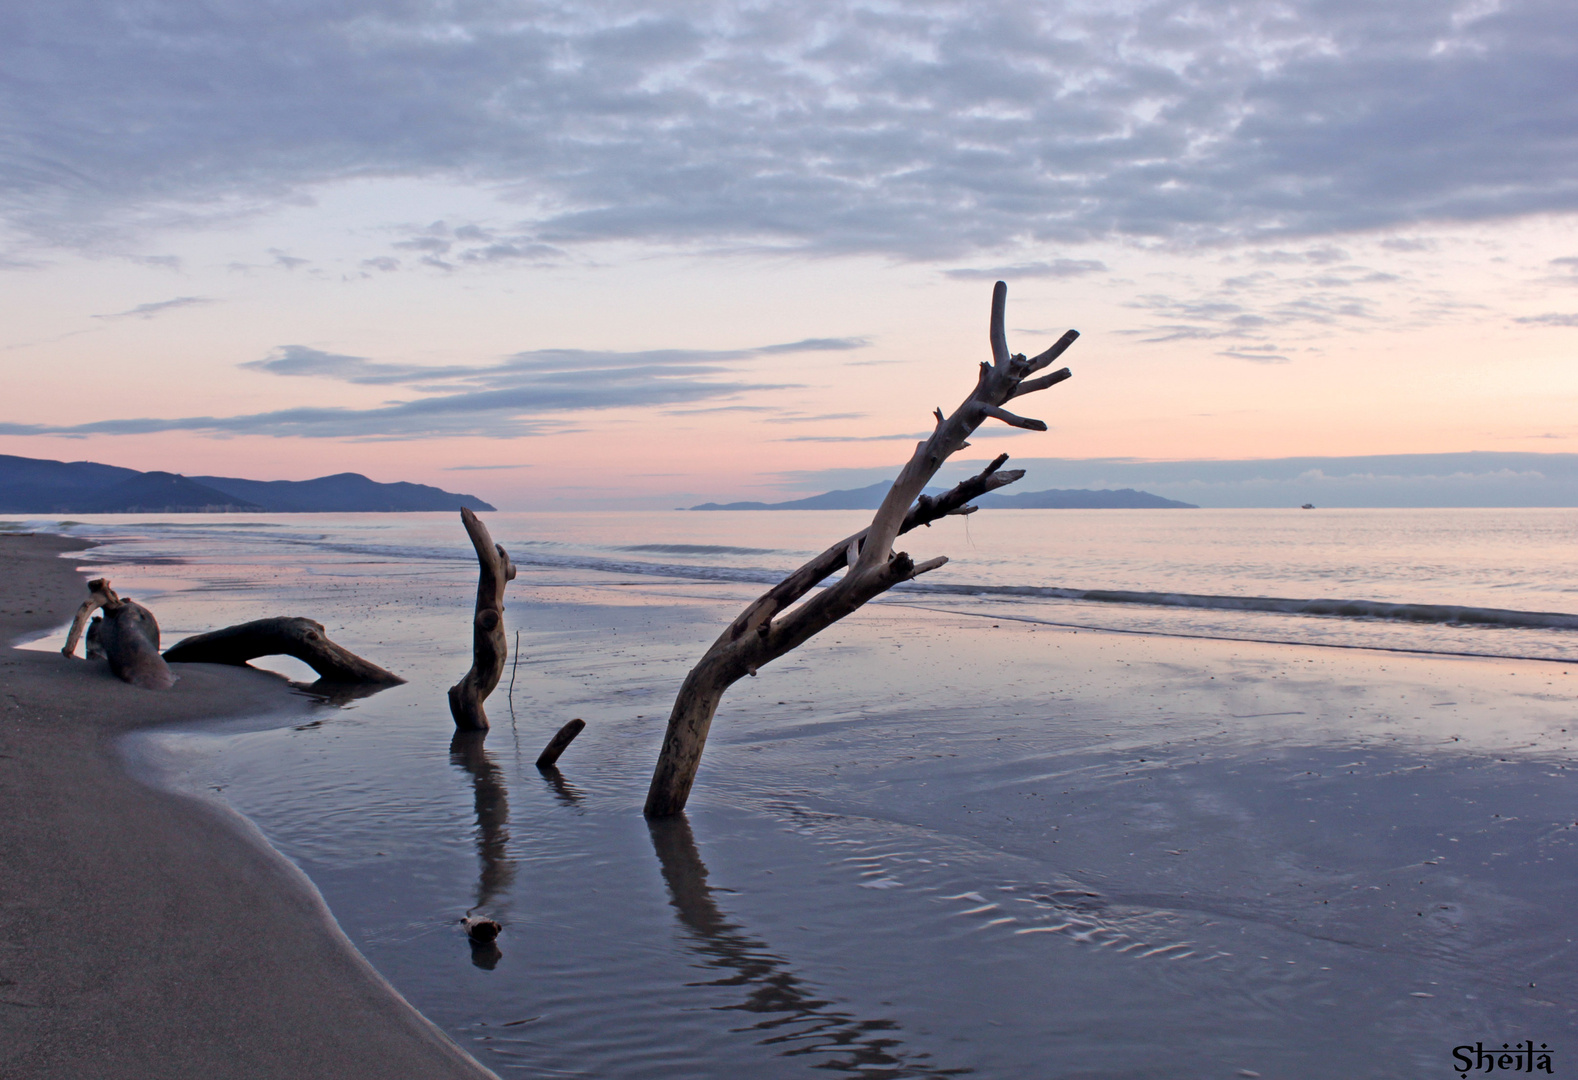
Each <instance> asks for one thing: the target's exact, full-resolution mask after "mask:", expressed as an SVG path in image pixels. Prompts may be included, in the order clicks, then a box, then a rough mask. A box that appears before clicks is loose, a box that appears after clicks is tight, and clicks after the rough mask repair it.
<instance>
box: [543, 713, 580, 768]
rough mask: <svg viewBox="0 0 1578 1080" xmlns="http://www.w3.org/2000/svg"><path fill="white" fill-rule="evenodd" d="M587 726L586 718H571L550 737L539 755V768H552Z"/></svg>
mask: <svg viewBox="0 0 1578 1080" xmlns="http://www.w3.org/2000/svg"><path fill="white" fill-rule="evenodd" d="M585 727H586V721H585V720H571V721H570V722H569V723H568V724H566V725H564V727H562V728H560V729H559V734H557V735H555V736H554V737H553V738H552V739H550V740H549V741H548V745H547V746H545V747H543V749H542V753H541V754H538V755H537V767H538V768H539V769H550V768H552V767H553V763H554V762H556V761H558V760H559V755H560V754H562V753H564V752H565V751H566V750H568V749H569V748H570V744H571V743H573V742H574V741H575V737H576V736H577V735H579V734H580V733H581V732H582V730H583V729H584V728H585Z"/></svg>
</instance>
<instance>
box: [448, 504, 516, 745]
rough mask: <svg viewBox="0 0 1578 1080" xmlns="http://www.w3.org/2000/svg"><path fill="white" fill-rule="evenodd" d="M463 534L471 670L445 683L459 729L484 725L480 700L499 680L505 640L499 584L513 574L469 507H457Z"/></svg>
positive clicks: (506, 557)
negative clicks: (472, 566)
mask: <svg viewBox="0 0 1578 1080" xmlns="http://www.w3.org/2000/svg"><path fill="white" fill-rule="evenodd" d="M460 520H461V521H462V522H464V523H465V526H466V534H467V535H468V536H470V537H471V545H472V547H474V548H476V549H477V565H478V567H479V570H478V577H477V611H476V614H475V615H474V616H473V617H472V622H471V670H470V671H468V672H466V677H465V678H464V679H461V680H460V681H459V682H458V683H456V684H455V685H454V686H451V687H450V688H449V712H450V715H451V716H453V717H454V718H455V726H456V727H457V728H459V729H460V730H461V731H486V730H488V714H487V713H486V712H484V711H483V709H482V703H483V701H484V700H486V698H487V696H488V695H489V694H491V693H493V688H494V687H496V686H498V685H499V678H500V677H501V676H502V675H503V674H504V662H505V660H507V659H508V658H509V642H508V640H507V639H506V638H505V636H504V586H505V585H507V584H508V583H509V582H510V581H512V580H513V579H514V577H515V564H514V563H512V562H510V557H509V555H508V553H506V552H505V550H504V549H503V548H502V547H500V546H499V545H498V544H495V543H494V542H493V537H492V536H490V535H488V527H487V526H486V525H484V524H483V523H482V521H481V519H479V518H478V517H477V515H476V514H473V513H472V512H471V511H470V510H461V511H460Z"/></svg>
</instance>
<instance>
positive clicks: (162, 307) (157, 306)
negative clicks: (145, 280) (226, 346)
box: [93, 296, 218, 319]
mask: <svg viewBox="0 0 1578 1080" xmlns="http://www.w3.org/2000/svg"><path fill="white" fill-rule="evenodd" d="M214 303H218V301H216V300H213V299H211V298H209V297H206V296H177V297H176V298H175V299H174V300H160V301H157V302H155V303H152V304H138V305H137V306H136V307H134V308H131V309H130V310H128V311H117V312H115V313H114V314H111V315H95V316H93V317H94V318H95V319H151V318H153V317H154V316H155V315H163V314H165V313H166V312H169V311H177V310H179V309H181V308H191V307H203V306H205V305H208V304H214Z"/></svg>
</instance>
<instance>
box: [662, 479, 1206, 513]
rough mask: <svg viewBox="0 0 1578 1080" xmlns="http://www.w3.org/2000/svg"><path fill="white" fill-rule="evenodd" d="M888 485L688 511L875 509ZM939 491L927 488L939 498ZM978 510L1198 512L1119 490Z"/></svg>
mask: <svg viewBox="0 0 1578 1080" xmlns="http://www.w3.org/2000/svg"><path fill="white" fill-rule="evenodd" d="M891 486H892V484H891V483H890V482H889V481H886V480H883V481H881V482H879V483H875V484H872V485H871V486H870V487H863V488H853V489H851V490H849V491H828V492H824V493H822V494H821V495H812V496H810V497H809V498H805V499H791V500H790V501H789V502H780V503H764V502H733V503H702V504H701V505H700V506H692V507H691V508H690V509H692V510H875V509H876V508H877V507H878V506H880V505H881V504H882V498H883V496H885V495H886V494H887V493H888V488H890V487H891ZM943 490H944V489H943V488H934V489H929V492H928V493H929V494H932V495H939V494H941V493H942V492H943ZM975 504H976V505H977V506H979V507H981V508H982V509H986V508H992V509H999V510H1198V509H1199V507H1198V506H1195V505H1194V504H1193V503H1186V502H1178V501H1177V500H1175V499H1164V498H1162V497H1161V496H1160V495H1152V494H1151V493H1150V492H1148V491H1135V490H1134V489H1133V488H1123V489H1122V490H1120V491H1059V490H1052V491H1027V492H1025V493H1023V494H1021V495H1001V494H997V493H995V492H994V493H992V494H990V495H983V496H981V497H980V498H979V499H976V500H975Z"/></svg>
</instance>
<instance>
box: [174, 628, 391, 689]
mask: <svg viewBox="0 0 1578 1080" xmlns="http://www.w3.org/2000/svg"><path fill="white" fill-rule="evenodd" d="M260 656H294V657H295V658H296V659H297V660H300V661H301V662H302V663H304V664H306V665H307V666H308V667H310V668H312V670H313V671H316V672H317V673H318V676H319V678H321V679H322V680H323V681H324V682H326V683H374V684H378V685H383V686H394V685H396V684H398V683H403V682H405V680H404V679H402V678H401V677H400V676H398V675H394V674H392V673H390V672H388V671H385V670H384V669H383V668H381V667H379V666H378V665H377V664H374V663H371V662H369V661H367V660H363V659H362V658H361V657H360V656H357V655H356V654H355V653H353V652H351V651H350V650H349V649H346V648H344V647H342V646H340V645H336V644H335V643H334V642H332V641H330V640H329V638H328V635H327V634H326V633H325V632H324V629H323V624H322V623H318V622H314V621H313V620H311V619H303V618H287V617H280V618H274V619H257V620H254V621H253V622H249V623H241V624H240V625H238V626H227V627H225V628H224V629H223V630H214V631H212V632H211V633H207V634H198V635H196V636H195V637H189V638H186V639H184V640H182V641H180V642H177V643H176V644H175V645H172V646H170V648H169V649H167V650H165V654H164V658H165V660H167V661H169V662H170V663H172V664H232V665H237V666H239V665H242V664H245V663H246V662H247V661H249V660H256V659H257V658H258V657H260Z"/></svg>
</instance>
